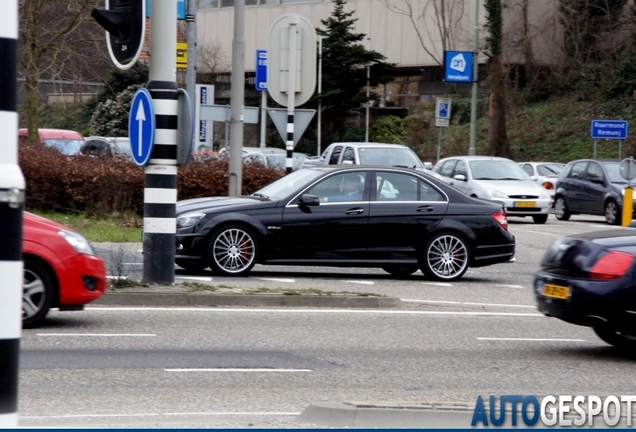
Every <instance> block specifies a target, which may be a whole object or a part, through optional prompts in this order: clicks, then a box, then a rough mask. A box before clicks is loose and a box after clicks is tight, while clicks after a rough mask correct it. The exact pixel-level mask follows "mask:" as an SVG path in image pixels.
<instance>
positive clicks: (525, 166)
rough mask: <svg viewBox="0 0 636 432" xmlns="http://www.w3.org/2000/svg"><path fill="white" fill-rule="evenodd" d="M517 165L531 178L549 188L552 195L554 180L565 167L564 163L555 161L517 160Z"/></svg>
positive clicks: (554, 186) (554, 187)
mask: <svg viewBox="0 0 636 432" xmlns="http://www.w3.org/2000/svg"><path fill="white" fill-rule="evenodd" d="M519 166H520V167H521V169H522V170H524V171H525V172H526V174H528V175H529V176H530V178H531V179H532V180H534V181H535V182H537V183H538V184H540V185H541V186H543V187H544V188H546V189H547V190H549V191H550V193H551V194H552V196H553V197H554V191H555V190H556V180H557V178H558V177H559V174H561V172H562V171H563V168H565V164H563V163H557V162H519Z"/></svg>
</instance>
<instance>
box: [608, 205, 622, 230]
mask: <svg viewBox="0 0 636 432" xmlns="http://www.w3.org/2000/svg"><path fill="white" fill-rule="evenodd" d="M622 219H623V218H622V215H621V209H620V208H619V207H618V204H617V203H616V201H614V200H613V199H609V200H607V202H606V203H605V221H606V222H607V223H608V224H610V225H620V224H621V221H622Z"/></svg>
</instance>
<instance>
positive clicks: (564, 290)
mask: <svg viewBox="0 0 636 432" xmlns="http://www.w3.org/2000/svg"><path fill="white" fill-rule="evenodd" d="M569 293H570V288H568V287H564V286H561V285H553V284H545V285H544V286H543V295H544V296H545V297H551V298H555V299H560V300H565V299H567V298H568V294H569Z"/></svg>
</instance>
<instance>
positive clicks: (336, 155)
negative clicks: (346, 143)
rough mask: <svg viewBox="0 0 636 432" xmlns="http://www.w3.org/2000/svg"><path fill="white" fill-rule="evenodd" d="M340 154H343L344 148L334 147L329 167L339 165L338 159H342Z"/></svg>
mask: <svg viewBox="0 0 636 432" xmlns="http://www.w3.org/2000/svg"><path fill="white" fill-rule="evenodd" d="M340 153H342V146H336V147H334V149H333V151H332V152H331V157H330V158H329V165H337V164H338V158H339V157H340Z"/></svg>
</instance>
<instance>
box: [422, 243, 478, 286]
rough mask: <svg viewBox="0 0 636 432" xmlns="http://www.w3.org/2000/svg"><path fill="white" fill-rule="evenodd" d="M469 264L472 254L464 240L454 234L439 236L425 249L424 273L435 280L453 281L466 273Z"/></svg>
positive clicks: (423, 259) (423, 258)
mask: <svg viewBox="0 0 636 432" xmlns="http://www.w3.org/2000/svg"><path fill="white" fill-rule="evenodd" d="M469 262H470V252H469V250H468V245H467V244H466V242H465V241H464V239H463V238H461V237H460V236H459V235H457V234H453V233H443V234H438V235H436V236H435V237H433V238H432V239H431V240H430V241H429V242H428V244H427V245H426V247H425V248H424V255H423V257H422V272H423V273H424V274H425V275H426V276H427V277H428V278H430V279H433V280H438V281H453V280H456V279H459V278H461V277H462V276H463V275H464V273H466V270H468V263H469Z"/></svg>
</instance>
